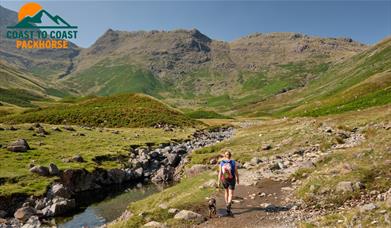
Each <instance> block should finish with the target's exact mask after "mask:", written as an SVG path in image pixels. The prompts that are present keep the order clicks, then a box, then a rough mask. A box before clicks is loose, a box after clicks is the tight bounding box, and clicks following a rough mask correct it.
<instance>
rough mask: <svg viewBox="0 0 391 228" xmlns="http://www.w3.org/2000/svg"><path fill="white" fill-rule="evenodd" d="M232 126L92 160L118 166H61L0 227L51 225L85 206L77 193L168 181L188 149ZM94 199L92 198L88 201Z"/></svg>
mask: <svg viewBox="0 0 391 228" xmlns="http://www.w3.org/2000/svg"><path fill="white" fill-rule="evenodd" d="M233 131H234V129H233V128H232V127H219V128H213V129H208V130H199V131H196V132H195V133H194V134H193V135H191V136H190V137H189V138H188V139H186V140H181V141H171V142H170V143H166V144H161V145H158V146H155V145H154V144H153V143H150V144H147V146H138V145H132V146H130V149H129V153H128V156H121V157H99V158H97V160H96V163H98V164H99V162H104V161H105V160H108V159H115V160H116V161H118V162H120V163H121V164H122V166H123V167H122V168H115V169H109V170H105V169H101V168H96V169H95V170H93V171H87V170H85V169H66V170H61V171H60V173H59V179H58V181H56V182H55V183H53V184H52V186H51V187H50V188H49V190H48V191H47V193H46V194H45V197H39V198H34V197H29V198H27V199H25V200H23V201H21V202H18V203H16V204H15V205H18V206H16V207H15V208H18V209H17V210H16V211H15V212H14V211H8V214H13V215H14V218H9V219H7V220H5V222H4V221H3V224H0V225H1V227H12V226H13V227H20V226H23V225H26V227H27V225H28V227H39V226H41V224H45V225H55V224H53V220H52V218H55V217H60V216H64V215H72V214H75V213H77V212H80V210H81V208H83V207H84V208H85V202H84V199H83V200H80V197H79V196H81V195H83V194H85V193H86V192H88V194H89V195H91V196H96V198H99V196H101V195H102V190H103V191H104V189H112V188H111V187H112V186H122V185H129V184H132V185H139V186H140V185H142V184H143V183H150V182H152V183H155V184H169V183H171V182H173V181H174V180H175V177H178V176H177V175H176V174H178V173H179V172H178V171H179V170H180V169H181V167H183V164H184V163H185V161H186V159H185V158H186V156H187V154H188V153H189V152H191V151H193V150H196V149H199V148H202V147H205V146H209V145H212V144H215V143H218V142H221V141H223V140H225V139H227V138H230V137H231V136H232V135H233ZM92 198H94V197H92ZM94 201H95V202H96V201H99V199H98V200H92V201H91V202H94Z"/></svg>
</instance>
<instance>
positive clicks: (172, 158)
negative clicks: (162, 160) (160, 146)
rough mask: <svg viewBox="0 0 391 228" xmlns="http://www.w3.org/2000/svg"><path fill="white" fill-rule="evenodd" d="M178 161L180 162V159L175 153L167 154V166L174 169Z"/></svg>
mask: <svg viewBox="0 0 391 228" xmlns="http://www.w3.org/2000/svg"><path fill="white" fill-rule="evenodd" d="M180 161H181V158H180V157H179V155H178V154H177V153H170V154H167V162H168V165H170V166H173V167H176V166H177V165H178V164H179V162H180Z"/></svg>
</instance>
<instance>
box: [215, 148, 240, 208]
mask: <svg viewBox="0 0 391 228" xmlns="http://www.w3.org/2000/svg"><path fill="white" fill-rule="evenodd" d="M231 156H232V154H231V152H230V151H229V150H226V151H225V153H224V158H223V160H222V161H221V162H220V165H219V174H218V180H217V182H218V183H219V184H218V185H219V187H220V184H223V187H224V189H225V198H224V199H225V204H226V205H227V214H228V215H233V214H232V211H231V205H232V198H233V195H234V191H235V185H236V183H237V184H239V174H238V167H237V166H236V162H235V160H231Z"/></svg>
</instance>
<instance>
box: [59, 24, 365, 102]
mask: <svg viewBox="0 0 391 228" xmlns="http://www.w3.org/2000/svg"><path fill="white" fill-rule="evenodd" d="M366 48H367V47H366V46H365V45H363V44H360V43H358V42H355V41H353V40H351V39H349V38H320V37H310V36H307V35H304V34H299V33H268V34H253V35H250V36H246V37H243V38H240V39H238V40H235V41H233V42H223V41H216V40H212V39H211V38H209V37H207V36H206V35H204V34H202V33H201V32H199V31H198V30H196V29H193V30H174V31H168V32H166V31H150V32H144V31H139V32H123V31H114V30H111V29H110V30H108V31H107V32H106V33H105V34H104V35H103V36H101V37H100V38H99V39H98V40H97V41H96V42H95V43H94V44H93V45H92V46H91V47H89V48H87V49H83V50H82V51H81V52H80V55H78V56H77V57H76V58H74V62H75V67H74V69H73V71H72V72H70V74H69V75H66V76H65V77H64V78H63V79H62V80H61V83H63V84H64V86H66V87H69V88H73V89H75V90H77V91H79V92H80V93H81V94H84V95H85V94H98V95H107V94H113V93H117V92H145V91H146V92H147V93H148V94H151V95H155V94H160V95H162V96H163V97H165V98H167V99H168V100H169V101H170V102H173V103H174V104H176V105H180V106H182V105H185V106H186V105H188V106H191V107H193V106H194V102H195V103H197V104H200V106H205V104H206V105H207V106H211V107H214V108H216V107H217V108H221V109H224V108H226V107H228V106H230V105H231V104H232V102H233V103H238V105H240V104H242V105H247V104H248V103H252V102H256V101H259V100H261V99H264V98H266V97H268V96H272V95H275V94H277V93H280V92H282V91H288V90H291V89H294V88H298V87H302V86H304V85H305V84H306V83H307V82H308V81H310V80H312V79H314V78H316V77H317V76H318V74H319V73H320V72H322V71H325V70H327V68H328V66H329V65H331V64H332V63H333V62H336V61H340V60H341V59H344V58H348V57H350V56H352V55H354V54H356V53H358V52H361V51H363V50H365V49H366ZM136 75H138V76H136ZM136 79H137V80H136ZM151 82H152V83H151ZM138 84H141V87H138V88H144V89H143V91H137V90H136V91H135V88H134V86H133V85H138ZM149 85H153V86H152V87H149ZM157 85H158V86H157ZM186 98H190V99H186ZM233 100H234V101H233Z"/></svg>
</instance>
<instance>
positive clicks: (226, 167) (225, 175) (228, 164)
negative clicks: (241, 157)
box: [221, 160, 235, 180]
mask: <svg viewBox="0 0 391 228" xmlns="http://www.w3.org/2000/svg"><path fill="white" fill-rule="evenodd" d="M222 162H223V163H224V164H223V165H222V166H221V172H222V175H221V179H222V180H232V179H233V175H232V173H233V172H234V169H235V163H234V161H232V160H230V161H222Z"/></svg>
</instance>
